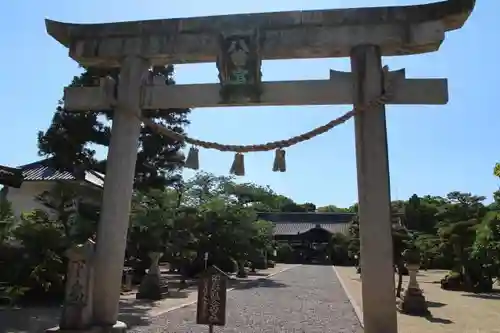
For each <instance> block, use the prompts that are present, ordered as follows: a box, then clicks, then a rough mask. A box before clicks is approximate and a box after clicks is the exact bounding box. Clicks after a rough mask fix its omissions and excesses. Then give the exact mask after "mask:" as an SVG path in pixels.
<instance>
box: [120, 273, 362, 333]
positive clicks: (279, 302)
mask: <svg viewBox="0 0 500 333" xmlns="http://www.w3.org/2000/svg"><path fill="white" fill-rule="evenodd" d="M195 318H196V305H191V306H188V307H186V308H182V309H178V310H174V311H172V312H169V313H166V314H164V315H160V316H158V317H155V318H154V319H153V320H152V321H151V323H150V324H149V325H148V326H147V327H135V328H132V329H131V330H130V331H129V332H135V333H147V332H154V333H189V332H192V333H198V332H199V333H202V332H203V333H206V332H208V328H207V327H206V326H201V325H196V324H195ZM362 331H363V330H362V328H361V326H360V325H359V322H358V320H357V318H356V315H355V314H354V311H353V309H352V307H351V304H350V303H349V301H348V299H347V297H346V295H345V294H344V291H343V289H342V287H341V285H340V283H339V281H338V279H337V277H336V276H335V273H334V272H333V270H332V268H331V267H330V266H299V267H296V268H293V269H290V270H288V271H286V272H283V273H280V274H278V275H275V276H274V277H272V278H271V279H270V280H261V281H258V282H257V283H253V285H250V286H247V287H246V288H245V289H238V290H233V291H230V292H229V293H228V302H227V317H226V326H225V327H215V328H214V332H221V333H222V332H224V333H264V332H266V333H274V332H277V333H278V332H279V333H313V332H314V333H329V332H332V333H333V332H335V333H361V332H362Z"/></svg>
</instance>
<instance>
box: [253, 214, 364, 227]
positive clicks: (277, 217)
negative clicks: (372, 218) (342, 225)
mask: <svg viewBox="0 0 500 333" xmlns="http://www.w3.org/2000/svg"><path fill="white" fill-rule="evenodd" d="M355 216H356V214H355V213H319V212H297V213H295V212H290V213H288V212H287V213H282V212H261V213H257V217H258V218H259V219H262V220H266V221H271V222H289V223H293V222H297V223H313V224H318V223H334V222H351V221H352V219H353V218H354V217H355Z"/></svg>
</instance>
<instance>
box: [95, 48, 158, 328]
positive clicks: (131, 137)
mask: <svg viewBox="0 0 500 333" xmlns="http://www.w3.org/2000/svg"><path fill="white" fill-rule="evenodd" d="M148 69H149V63H148V62H147V61H146V60H144V59H142V58H139V57H136V56H129V57H127V58H125V59H124V60H123V62H122V64H121V72H120V79H119V82H118V96H117V107H116V108H115V112H114V115H113V125H112V130H111V142H110V146H109V151H108V159H107V165H106V178H105V182H104V193H103V202H102V212H101V217H100V221H99V226H98V232H97V249H96V260H95V277H96V281H98V283H96V284H95V286H94V324H95V325H96V326H100V327H107V328H109V327H114V328H115V329H116V330H124V329H125V328H126V327H125V325H124V324H123V323H119V322H118V323H117V318H118V304H119V300H120V289H121V278H122V270H123V261H124V256H125V247H126V241H127V231H128V226H129V214H130V201H131V197H132V188H133V182H134V172H135V163H136V160H137V149H138V145H139V143H138V139H139V134H140V130H141V121H140V120H139V119H138V118H137V117H136V115H139V114H140V111H141V110H140V98H141V87H142V85H143V84H144V82H145V80H146V78H147V74H148Z"/></svg>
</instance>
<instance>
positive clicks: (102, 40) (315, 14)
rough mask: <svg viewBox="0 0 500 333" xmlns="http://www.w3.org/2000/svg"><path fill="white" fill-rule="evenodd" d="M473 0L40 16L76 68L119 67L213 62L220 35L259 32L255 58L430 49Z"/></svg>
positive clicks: (462, 17)
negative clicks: (201, 13)
mask: <svg viewBox="0 0 500 333" xmlns="http://www.w3.org/2000/svg"><path fill="white" fill-rule="evenodd" d="M474 5H475V0H447V1H441V2H436V3H430V4H425V5H413V6H393V7H374V8H348V9H329V10H308V11H290V12H275V13H259V14H237V15H221V16H208V17H195V18H174V19H165V20H148V21H137V22H120V23H103V24H71V23H62V22H57V21H52V20H46V28H47V32H48V33H49V34H50V35H51V36H52V37H53V38H55V39H56V40H57V41H58V42H59V43H61V44H63V45H65V46H66V47H68V48H69V50H70V51H69V54H70V56H71V57H72V58H73V59H75V60H76V61H78V62H79V63H80V64H82V65H84V66H104V67H110V66H119V63H120V59H122V58H123V57H124V56H125V55H131V54H135V55H140V56H143V57H145V58H148V59H149V60H150V61H151V63H152V64H153V65H156V64H158V65H164V64H167V63H168V64H179V63H198V62H215V61H216V58H217V55H218V54H219V51H220V48H219V36H220V34H221V33H233V32H235V31H237V32H245V31H252V30H259V34H260V36H261V42H262V46H261V54H262V59H264V60H265V59H299V58H326V57H348V56H349V55H350V52H351V49H352V48H353V47H355V46H357V45H364V44H371V45H378V46H379V47H380V50H381V54H382V55H384V56H390V55H405V54H416V53H425V52H432V51H436V50H437V49H438V48H439V46H440V45H441V43H442V42H443V40H444V37H445V33H446V32H447V31H451V30H455V29H458V28H460V27H461V26H462V25H463V24H464V22H465V21H466V20H467V18H468V17H469V15H470V13H471V12H472V10H473V9H474Z"/></svg>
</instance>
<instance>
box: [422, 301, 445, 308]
mask: <svg viewBox="0 0 500 333" xmlns="http://www.w3.org/2000/svg"><path fill="white" fill-rule="evenodd" d="M426 303H427V307H428V308H442V307H443V306H446V305H448V304H445V303H440V302H432V301H426Z"/></svg>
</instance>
